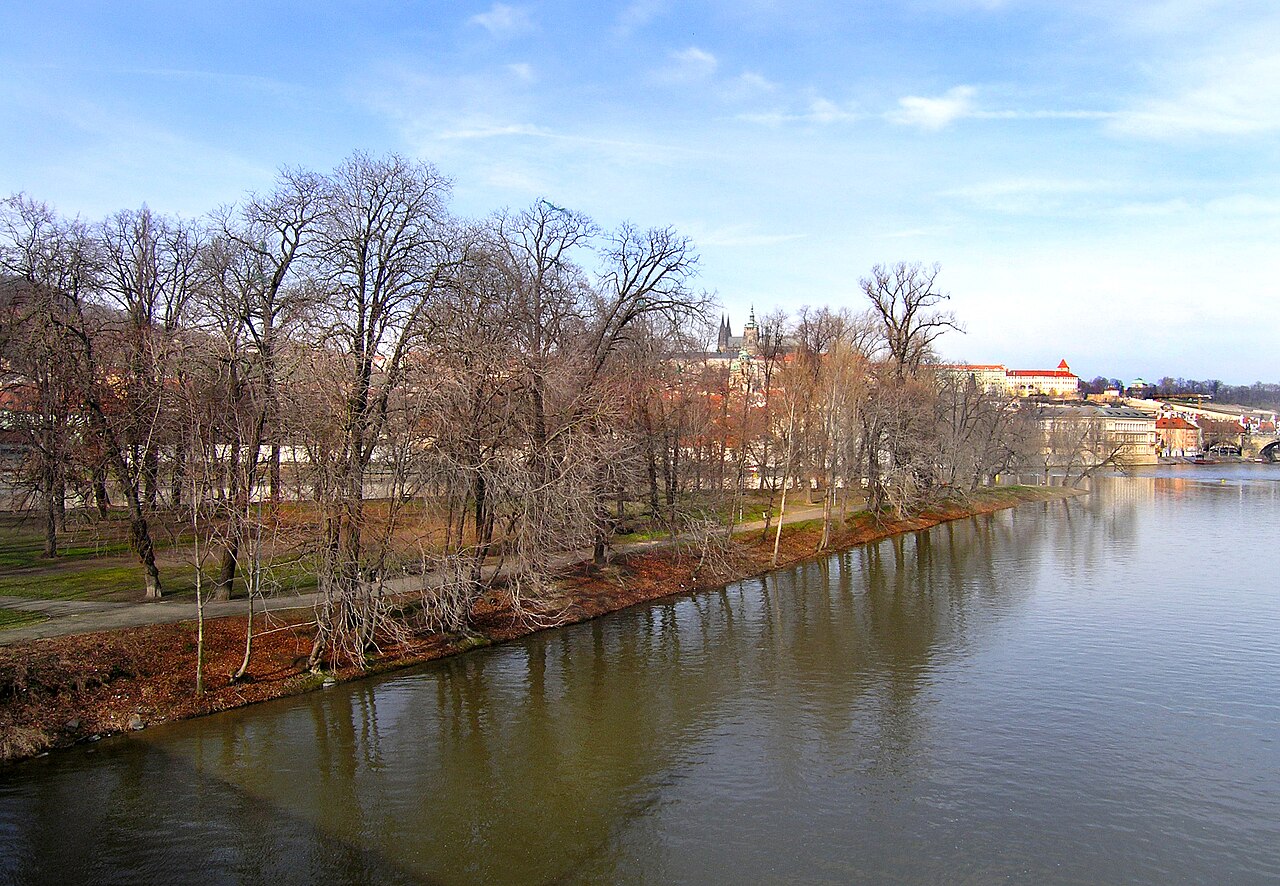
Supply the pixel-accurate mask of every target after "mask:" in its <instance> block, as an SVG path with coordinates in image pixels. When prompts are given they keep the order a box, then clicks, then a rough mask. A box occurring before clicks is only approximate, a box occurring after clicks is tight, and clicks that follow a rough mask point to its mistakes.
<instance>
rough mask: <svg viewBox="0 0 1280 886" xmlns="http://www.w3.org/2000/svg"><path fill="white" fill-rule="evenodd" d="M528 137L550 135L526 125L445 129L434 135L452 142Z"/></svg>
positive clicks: (547, 136) (513, 124) (543, 130)
mask: <svg viewBox="0 0 1280 886" xmlns="http://www.w3.org/2000/svg"><path fill="white" fill-rule="evenodd" d="M513 135H514V136H528V137H532V138H549V137H551V133H550V132H549V131H548V130H546V129H543V128H541V127H539V126H533V125H531V124H528V123H501V124H476V125H468V126H462V127H460V128H457V129H447V130H443V131H441V132H439V133H437V134H436V138H440V139H445V140H449V141H453V140H456V139H473V138H504V137H507V136H513Z"/></svg>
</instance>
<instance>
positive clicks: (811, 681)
mask: <svg viewBox="0 0 1280 886" xmlns="http://www.w3.org/2000/svg"><path fill="white" fill-rule="evenodd" d="M1278 549H1280V467H1268V466H1253V465H1238V466H1204V467H1185V468H1176V469H1175V468H1169V469H1153V470H1151V471H1148V472H1147V473H1145V474H1142V475H1139V476H1135V477H1115V478H1101V479H1098V480H1097V481H1095V486H1094V491H1093V492H1092V493H1091V494H1089V495H1088V496H1084V497H1081V498H1078V499H1073V500H1069V501H1063V502H1052V503H1046V504H1033V505H1024V506H1022V507H1019V508H1016V509H1013V510H1008V511H1002V512H999V513H996V514H992V515H989V516H985V517H978V518H973V519H969V520H962V521H956V522H953V523H948V524H944V525H942V526H938V527H936V528H934V529H932V530H928V531H925V532H919V533H915V534H911V535H907V536H903V537H900V538H896V539H891V540H887V541H884V542H880V543H879V544H875V545H871V546H868V547H866V548H860V549H857V550H854V551H851V552H847V553H843V554H839V555H835V556H832V557H830V558H828V559H826V560H817V561H813V562H810V563H808V564H804V565H802V566H798V567H796V568H793V569H785V570H781V571H779V572H777V573H775V574H772V575H770V576H767V577H765V578H757V579H751V580H747V581H743V582H738V583H736V584H732V585H730V586H728V587H726V588H724V589H723V590H720V591H718V592H714V593H704V594H699V595H696V596H685V597H679V598H673V599H670V600H666V601H661V602H658V603H655V604H652V605H647V606H642V607H637V608H634V609H631V610H627V611H625V612H620V613H616V614H614V615H612V616H608V617H606V618H602V619H598V620H596V621H594V622H590V623H586V624H582V625H576V626H572V627H569V628H564V629H559V630H555V631H550V632H546V633H543V634H539V635H536V636H532V637H529V638H526V639H524V640H522V641H519V642H515V643H511V644H508V645H504V646H500V647H496V648H490V649H485V650H480V651H476V652H472V653H469V654H467V655H463V656H459V657H457V658H453V659H450V660H446V661H442V662H437V663H435V664H433V665H430V666H427V667H424V668H420V669H416V670H413V671H407V672H401V673H399V674H396V675H394V676H390V677H387V678H383V679H376V680H368V681H362V682H358V683H354V684H347V685H343V686H337V687H334V688H331V689H327V690H324V691H322V692H317V693H313V694H311V695H308V696H304V697H299V698H293V699H284V700H281V701H278V702H272V703H268V704H264V705H259V706H256V707H252V708H248V709H243V710H240V711H234V712H230V713H228V714H223V715H218V716H214V717H208V718H205V719H202V720H198V721H191V722H186V723H177V724H172V725H168V726H162V727H157V728H153V729H148V730H146V731H144V732H141V733H137V734H133V735H128V736H121V737H118V738H114V739H108V740H104V741H102V742H99V743H98V744H95V745H90V746H84V747H79V748H76V749H73V750H71V751H67V752H63V753H58V754H53V755H51V756H49V757H46V758H42V759H38V760H34V761H30V762H28V763H26V764H22V765H19V766H14V767H10V768H9V769H7V770H3V771H0V880H10V881H13V882H19V883H27V882H31V883H68V882H121V883H124V882H128V883H143V882H157V883H158V882H165V883H181V882H191V883H273V884H275V883H320V882H387V883H394V882H405V883H411V882H426V883H440V884H452V883H508V882H510V883H779V884H782V883H787V884H790V883H854V882H889V883H983V884H985V883H1003V882H1018V883H1082V884H1083V883H1089V884H1093V883H1261V882H1278V881H1280V583H1278V582H1277V581H1276V572H1277V550H1278Z"/></svg>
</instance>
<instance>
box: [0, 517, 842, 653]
mask: <svg viewBox="0 0 1280 886" xmlns="http://www.w3.org/2000/svg"><path fill="white" fill-rule="evenodd" d="M821 516H822V508H821V507H805V508H797V509H796V510H794V511H790V512H788V513H787V523H796V522H800V521H804V520H813V519H816V518H819V517H821ZM763 528H764V520H756V521H753V522H747V523H739V524H738V525H737V526H735V527H734V532H735V533H739V532H751V531H753V530H754V531H758V530H761V529H763ZM670 543H671V540H670V539H667V538H658V539H653V540H650V541H638V542H630V543H628V544H621V545H617V546H615V547H613V548H612V549H611V553H613V554H628V553H634V552H636V551H645V550H649V549H652V548H659V547H665V546H666V545H669V544H670ZM589 559H591V551H589V550H582V551H571V552H569V553H567V554H565V555H564V556H562V557H560V558H559V559H558V561H557V562H556V563H555V564H554V568H555V569H556V570H560V569H564V568H566V567H568V566H572V565H575V564H577V563H582V562H585V561H586V560H589ZM422 580H423V576H421V575H409V576H405V577H404V578H400V579H393V580H391V581H388V582H387V585H388V587H389V588H390V589H391V590H392V591H395V590H397V585H399V586H400V588H399V589H401V590H411V589H412V588H414V587H419V586H421V584H422ZM319 600H320V594H319V593H310V594H278V595H275V596H271V597H266V598H265V599H264V598H258V599H257V600H255V601H254V604H253V611H254V614H255V615H257V614H259V613H262V612H264V611H265V612H285V611H288V610H296V609H310V608H312V607H314V606H315V605H316V603H317V602H319ZM0 607H6V608H12V609H24V610H27V611H28V612H39V613H42V614H43V615H45V616H47V618H46V619H45V620H44V621H41V622H38V623H36V624H30V625H26V626H24V627H17V628H9V629H6V630H0V646H7V645H11V644H13V643H20V642H23V641H24V640H44V639H48V638H50V637H64V636H67V635H69V634H87V633H91V632H93V631H111V630H117V629H119V628H133V627H141V626H142V625H149V624H173V623H175V622H180V621H194V620H195V619H196V618H197V615H198V613H197V612H196V604H195V602H194V601H190V602H189V601H185V600H163V599H162V600H153V601H148V602H136V603H106V602H98V601H94V602H89V601H85V600H39V599H32V598H28V597H13V596H5V595H0ZM248 612H249V601H248V600H244V599H241V600H226V601H222V602H216V601H210V602H207V603H205V604H204V617H205V618H223V617H225V616H229V615H246V614H247V613H248Z"/></svg>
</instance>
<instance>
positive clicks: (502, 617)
mask: <svg viewBox="0 0 1280 886" xmlns="http://www.w3.org/2000/svg"><path fill="white" fill-rule="evenodd" d="M1075 494H1077V493H1076V491H1075V490H1068V489H1062V488H1059V487H1053V488H1045V487H1016V488H1005V489H990V490H983V491H981V492H979V493H977V494H975V495H973V496H971V497H969V498H966V499H965V500H955V501H950V502H947V503H944V504H940V505H937V506H935V507H933V508H931V509H928V510H926V511H924V512H923V513H921V514H919V515H916V516H914V517H911V518H908V519H905V520H884V519H882V520H879V521H877V520H876V519H874V518H873V517H872V516H871V515H870V514H868V513H866V512H858V513H855V514H853V515H852V516H850V517H849V518H848V519H847V520H846V521H844V522H843V523H842V524H841V525H840V526H839V527H838V528H837V529H836V531H835V532H834V533H833V537H832V539H831V543H830V544H829V546H828V547H827V549H826V550H824V551H819V550H818V543H819V541H820V538H821V526H820V525H815V522H814V521H810V522H807V523H799V524H796V525H794V526H791V527H788V528H787V529H786V530H785V531H784V533H783V537H782V544H781V548H780V550H779V558H778V566H780V567H781V566H786V565H789V564H794V563H797V562H800V561H804V560H807V559H809V558H812V557H814V556H816V555H819V554H821V555H824V556H825V555H827V554H829V553H831V552H833V551H838V550H843V549H848V548H851V547H855V546H857V545H862V544H866V543H868V542H872V541H877V540H880V539H883V538H887V537H890V536H893V535H897V534H900V533H905V532H912V531H917V530H921V529H926V528H929V527H931V526H934V525H937V524H938V523H941V522H944V521H948V520H956V519H960V518H964V517H969V516H974V515H978V514H983V513H989V512H992V511H995V510H999V509H1002V508H1007V507H1012V506H1015V505H1018V504H1022V503H1025V502H1030V501H1045V500H1050V499H1056V498H1063V497H1069V496H1072V495H1075ZM772 546H773V533H772V531H770V532H769V533H768V535H767V536H766V535H764V534H763V533H761V532H760V531H759V530H755V531H747V532H742V533H738V534H737V535H735V537H734V540H733V544H732V548H731V551H730V553H729V556H728V557H726V558H725V559H724V562H723V563H721V564H720V567H719V568H717V569H714V570H712V569H705V568H704V569H702V570H699V569H698V564H697V562H696V560H695V559H694V558H690V557H688V556H681V555H680V554H679V553H678V552H676V551H674V550H672V549H671V548H667V547H655V548H650V549H647V550H644V551H642V552H632V553H627V554H624V555H622V556H620V557H617V558H616V559H615V561H614V562H613V564H612V565H611V566H610V567H609V568H608V569H606V570H603V571H591V570H588V569H586V568H584V567H577V568H574V569H569V570H567V571H566V573H565V574H564V575H563V576H562V577H561V580H560V588H561V593H562V595H563V596H562V599H561V600H560V601H558V603H559V606H560V607H562V608H563V615H562V616H560V618H559V620H558V621H557V626H559V625H566V624H573V623H576V622H581V621H586V620H588V619H592V618H596V617H598V616H601V615H604V614H606V613H609V612H614V611H617V610H620V609H623V608H626V607H629V606H633V605H636V604H638V603H643V602H646V601H651V600H656V599H660V598H663V597H666V596H670V595H673V594H683V593H689V592H692V591H700V590H706V589H709V588H714V587H719V586H721V585H723V584H725V583H727V582H731V581H734V580H738V579H742V578H745V577H749V576H752V575H758V574H761V573H764V572H768V571H770V570H771V569H772V568H773V564H772V553H773V552H772ZM309 620H310V613H309V612H307V611H306V610H293V611H289V612H279V613H276V615H275V616H274V618H273V621H272V622H271V623H270V625H269V631H268V632H266V633H259V634H257V635H256V636H255V638H254V649H253V658H252V662H251V666H250V668H249V671H248V679H245V680H241V681H232V680H231V679H230V675H231V674H233V673H234V672H235V671H236V670H237V669H238V667H239V665H240V661H241V659H242V657H243V654H244V641H245V630H246V620H245V618H244V617H243V616H235V617H226V618H217V619H211V620H208V621H207V622H206V624H205V637H206V649H205V661H206V664H205V669H204V673H205V686H206V690H205V692H204V693H203V694H202V695H200V696H197V695H195V693H194V685H195V670H196V637H195V625H194V624H193V623H191V622H181V623H177V624H172V623H169V624H147V625H140V626H136V627H128V628H121V629H118V630H110V631H99V632H93V633H84V634H76V635H72V636H63V637H55V638H50V639H45V640H35V641H28V642H22V643H16V644H12V645H9V646H6V647H3V648H0V760H4V761H13V760H18V759H22V758H26V757H31V756H34V755H37V754H40V753H43V752H44V751H46V750H49V749H52V748H59V747H66V746H69V745H72V744H75V743H77V742H82V741H86V740H93V739H96V738H98V737H100V736H105V735H109V734H112V733H118V732H123V731H127V730H136V729H141V728H145V727H146V726H148V725H152V724H156V723H162V722H167V721H172V720H179V719H186V718H190V717H196V716H201V715H204V714H209V713H213V712H216V711H221V710H228V709H231V708H236V707H241V706H244V705H249V704H253V703H255V702H260V701H265V700H268V699H273V698H280V697H283V696H288V695H295V694H298V693H301V692H307V691H310V690H313V689H317V688H320V687H322V686H325V685H332V684H333V683H334V682H342V681H347V680H352V679H357V678H360V677H363V676H368V675H370V674H376V673H380V672H385V671H389V670H393V669H397V668H404V667H408V666H411V665H416V664H421V663H424V662H427V661H431V660H433V659H438V658H441V657H444V656H449V655H454V654H457V653H460V652H464V651H466V650H469V649H472V648H475V647H477V646H485V645H489V644H492V643H496V642H503V641H507V640H511V639H514V638H517V637H521V636H524V635H527V634H530V633H533V632H534V631H536V630H540V629H543V628H541V627H540V626H538V625H535V624H531V623H530V622H529V621H527V620H521V619H519V618H517V617H515V616H514V615H513V613H512V612H511V611H510V608H509V607H508V606H506V605H504V603H503V600H502V598H501V597H498V598H497V599H496V600H495V601H493V602H492V603H488V604H486V605H485V606H484V607H482V608H481V609H480V610H479V611H478V612H477V613H476V619H475V628H476V630H475V632H474V633H473V634H470V635H467V636H457V635H442V634H431V635H426V636H417V637H414V638H412V639H411V640H410V641H408V642H406V643H401V644H396V645H388V646H386V647H384V648H382V649H381V650H379V651H378V652H376V653H375V654H374V655H372V656H371V657H370V659H369V661H368V662H367V664H366V666H365V667H363V668H361V667H356V666H347V667H342V668H339V669H337V670H335V671H334V672H332V673H328V674H323V675H320V674H315V673H312V672H310V671H308V670H307V668H306V660H307V655H308V652H309V651H310V646H311V639H312V634H311V627H310V625H309ZM256 630H258V631H262V627H261V626H258V627H257V628H256Z"/></svg>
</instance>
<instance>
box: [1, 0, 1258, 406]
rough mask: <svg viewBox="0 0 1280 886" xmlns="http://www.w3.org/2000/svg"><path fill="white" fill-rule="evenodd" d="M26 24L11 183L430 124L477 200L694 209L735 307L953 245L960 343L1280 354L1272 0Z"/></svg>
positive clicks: (1118, 370) (1114, 353) (102, 18)
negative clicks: (963, 331) (963, 328)
mask: <svg viewBox="0 0 1280 886" xmlns="http://www.w3.org/2000/svg"><path fill="white" fill-rule="evenodd" d="M1117 8H1121V11H1116V9H1117ZM0 32H3V33H5V34H7V35H8V39H6V41H5V48H4V50H3V60H2V64H3V71H4V73H3V75H2V76H0V126H3V130H4V132H5V133H6V137H5V138H4V139H0V192H2V193H9V192H13V191H26V192H28V193H30V194H31V195H33V196H35V197H38V198H40V199H43V200H46V201H48V202H51V203H53V204H55V205H56V206H57V207H58V208H59V209H61V210H62V211H64V212H66V213H68V214H76V213H79V214H82V215H84V216H86V217H88V218H96V217H98V216H101V215H104V214H106V213H107V212H111V211H114V210H117V209H121V208H126V207H136V206H138V205H140V204H141V203H142V202H144V201H145V202H147V203H148V204H149V205H151V206H152V207H153V208H155V209H157V210H161V211H165V212H176V213H181V214H184V215H199V214H202V213H203V212H205V211H207V210H209V209H211V208H213V207H214V206H217V205H219V204H222V203H228V202H232V201H234V200H236V199H237V198H238V197H240V196H241V195H242V194H243V193H244V192H246V191H249V190H255V189H265V188H267V187H269V186H270V183H271V180H272V178H273V176H274V174H275V171H276V170H277V169H278V168H279V167H280V166H282V165H290V166H305V167H311V168H315V169H320V170H327V169H330V168H332V166H334V165H335V164H336V163H337V162H338V161H340V160H341V159H342V158H343V157H345V156H346V155H348V154H349V153H351V152H352V151H353V150H356V149H361V150H365V151H370V152H374V153H380V152H385V151H399V152H402V153H405V154H409V155H413V156H417V157H421V158H422V159H426V160H429V161H431V162H433V163H435V164H436V165H437V166H438V167H439V168H440V169H441V170H442V171H443V172H445V173H446V174H447V175H449V176H450V177H452V178H453V180H454V201H453V206H454V209H455V210H456V211H457V212H458V213H460V214H466V215H483V214H487V213H488V212H491V211H493V210H495V209H497V208H499V207H502V206H513V207H520V206H524V205H527V204H529V203H530V202H532V201H533V200H535V199H537V198H539V197H547V198H548V199H551V200H553V201H554V202H556V203H557V204H560V205H565V206H570V207H572V208H574V209H577V210H579V211H582V212H586V213H588V214H590V215H592V216H593V217H595V218H596V220H597V221H599V222H600V223H601V224H603V225H606V226H611V225H613V224H616V223H618V222H620V221H622V220H624V219H629V220H632V221H634V222H636V223H638V224H642V225H665V224H674V225H676V226H677V227H679V228H680V229H681V230H683V231H684V232H685V233H687V234H689V235H690V236H692V237H693V238H694V240H695V241H696V242H697V244H698V246H699V249H700V252H701V254H702V264H701V278H700V285H701V286H703V287H705V288H707V289H709V290H713V291H715V292H717V293H718V294H719V297H720V299H721V300H722V301H723V303H724V304H725V306H726V309H727V310H728V311H729V313H730V315H731V317H732V318H733V321H734V326H735V331H737V327H738V326H740V324H741V321H742V320H743V319H744V318H745V315H746V312H747V310H748V308H749V307H750V306H751V305H754V306H755V308H756V310H757V313H760V314H763V313H764V312H766V311H768V310H770V309H772V308H775V307H780V308H783V309H787V310H789V311H794V310H795V309H797V308H798V307H800V306H801V305H804V304H810V305H817V304H830V305H848V306H851V307H854V308H861V307H862V302H861V300H860V296H859V294H858V288H857V284H858V279H859V277H861V276H862V275H864V274H865V273H866V272H867V271H868V269H869V268H870V267H871V266H872V265H873V264H875V263H877V262H894V261H898V260H907V261H924V262H926V263H932V262H935V261H936V262H939V263H941V264H942V266H943V272H942V276H941V282H942V284H943V286H944V288H946V289H947V290H949V291H950V292H951V294H952V296H953V298H952V303H951V306H952V307H953V308H954V310H955V311H956V313H957V314H958V315H959V316H960V318H961V320H962V321H963V323H964V325H965V326H966V327H967V330H968V332H967V334H965V335H963V336H961V335H951V336H948V337H947V338H944V339H943V340H942V342H941V346H942V351H943V352H944V354H945V355H946V356H947V357H949V358H952V359H967V360H971V361H975V362H1003V363H1005V364H1007V365H1010V366H1012V367H1017V368H1039V367H1044V366H1053V365H1056V364H1057V362H1058V360H1059V359H1061V358H1063V357H1065V358H1067V360H1068V361H1069V362H1070V363H1071V366H1072V368H1073V369H1075V370H1076V371H1077V372H1078V373H1079V374H1081V375H1083V376H1086V377H1092V376H1094V375H1097V374H1107V375H1118V376H1121V377H1124V378H1131V377H1133V376H1138V375H1141V376H1144V377H1148V378H1151V377H1158V376H1160V375H1165V374H1174V375H1184V376H1188V377H1196V378H1203V377H1217V378H1221V379H1223V380H1225V381H1228V382H1232V383H1249V382H1252V381H1255V380H1259V379H1261V380H1268V381H1274V380H1277V379H1280V360H1277V359H1276V354H1277V349H1276V343H1277V338H1278V337H1280V287H1278V286H1277V280H1278V279H1280V4H1275V3H1274V2H1271V0H1198V2H1193V0H1157V2H1140V0H1134V2H1130V3H1127V4H1126V3H1115V2H1114V0H1106V2H1104V0H1057V2H1049V0H903V2H898V3H887V2H883V3H830V2H821V0H799V2H789V3H773V2H766V0H723V2H721V0H710V2H701V3H674V2H663V0H637V2H633V3H619V4H613V5H600V4H593V3H584V2H573V0H551V2H527V3H523V2H510V3H493V2H480V3H433V2H424V3H390V2H378V0H367V2H363V3H358V4H357V3H340V2H325V0H313V2H307V3H269V2H256V3H218V4H215V3H207V4H171V3H148V2H131V3H122V2H121V3H102V2H93V3H89V2H85V3H68V2H56V0H55V2H48V3H44V4H39V5H37V4H34V3H12V4H5V5H4V7H3V8H0Z"/></svg>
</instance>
